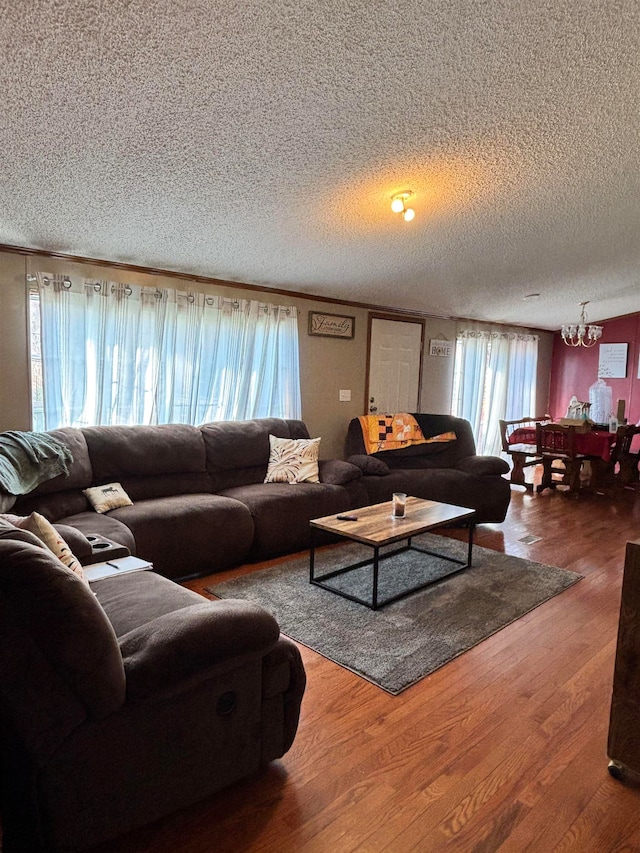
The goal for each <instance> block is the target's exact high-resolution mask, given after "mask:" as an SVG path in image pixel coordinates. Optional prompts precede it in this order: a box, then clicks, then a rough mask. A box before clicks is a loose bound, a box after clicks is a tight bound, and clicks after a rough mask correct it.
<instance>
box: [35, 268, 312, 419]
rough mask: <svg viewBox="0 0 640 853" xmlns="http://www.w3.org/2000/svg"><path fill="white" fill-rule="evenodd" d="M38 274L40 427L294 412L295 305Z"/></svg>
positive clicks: (289, 415) (296, 372) (297, 413)
mask: <svg viewBox="0 0 640 853" xmlns="http://www.w3.org/2000/svg"><path fill="white" fill-rule="evenodd" d="M38 280H39V302H40V318H41V337H42V340H41V349H42V375H43V380H42V381H43V396H44V425H43V428H44V429H54V428H55V427H59V426H87V425H92V424H159V423H191V424H200V423H204V422H206V421H213V420H242V419H245V418H257V417H283V418H299V417H300V410H301V406H300V372H299V363H298V321H297V310H296V309H295V308H294V307H285V306H278V305H270V304H267V303H262V302H257V301H253V300H251V301H249V300H231V299H222V298H218V297H212V296H206V295H204V294H202V293H183V292H180V291H177V290H172V289H160V288H146V287H139V286H136V285H128V284H120V283H115V282H108V281H99V282H96V281H86V282H83V283H81V284H76V283H73V284H72V283H71V282H70V280H69V279H62V278H60V277H52V276H45V275H43V274H40V275H39V276H38Z"/></svg>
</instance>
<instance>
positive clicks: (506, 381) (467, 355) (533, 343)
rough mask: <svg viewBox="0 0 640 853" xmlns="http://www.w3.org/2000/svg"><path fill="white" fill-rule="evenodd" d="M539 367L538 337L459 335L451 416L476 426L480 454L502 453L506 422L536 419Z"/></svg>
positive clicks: (471, 332) (491, 333)
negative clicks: (502, 438) (502, 427)
mask: <svg viewBox="0 0 640 853" xmlns="http://www.w3.org/2000/svg"><path fill="white" fill-rule="evenodd" d="M537 367H538V336H537V335H525V334H517V333H514V332H494V331H484V330H478V329H473V330H471V329H468V330H465V331H461V332H460V333H459V334H458V336H457V340H456V357H455V366H454V380H453V396H452V404H451V413H452V414H453V415H455V416H456V417H459V418H465V419H466V420H468V421H469V422H470V424H471V427H472V429H473V434H474V436H475V440H476V448H477V452H478V453H479V454H487V455H491V456H494V455H495V456H498V455H499V454H500V451H501V442H500V425H499V423H498V422H499V421H500V420H501V419H502V420H516V419H518V418H522V417H528V416H530V415H533V416H535V414H536V374H537Z"/></svg>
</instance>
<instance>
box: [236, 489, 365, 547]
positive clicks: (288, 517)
mask: <svg viewBox="0 0 640 853" xmlns="http://www.w3.org/2000/svg"><path fill="white" fill-rule="evenodd" d="M361 481H362V478H361V477H359V478H357V479H356V480H352V481H351V482H350V483H347V485H346V486H332V485H329V484H328V483H299V484H298V485H297V486H295V487H292V486H290V485H289V484H288V483H257V484H254V485H249V486H237V487H235V488H233V489H226V490H225V491H224V492H223V494H224V495H226V496H227V497H232V498H234V499H235V500H238V501H241V502H242V503H243V504H245V505H246V506H247V507H248V508H249V510H250V511H251V515H252V517H253V523H254V528H255V533H254V537H253V543H252V546H251V552H250V554H251V557H252V558H255V559H258V558H264V557H275V556H277V555H278V554H291V553H293V552H295V551H301V550H303V549H305V548H308V547H309V541H310V528H309V521H310V519H312V518H320V517H321V516H324V515H331V514H332V513H336V514H337V513H339V512H345V511H347V510H350V509H354V508H355V507H358V506H363V505H364V504H365V503H367V495H366V492H365V490H364V488H363V487H362V486H361Z"/></svg>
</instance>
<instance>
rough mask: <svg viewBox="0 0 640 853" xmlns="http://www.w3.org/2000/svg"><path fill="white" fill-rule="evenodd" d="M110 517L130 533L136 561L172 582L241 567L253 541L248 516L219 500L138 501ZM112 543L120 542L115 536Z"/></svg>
mask: <svg viewBox="0 0 640 853" xmlns="http://www.w3.org/2000/svg"><path fill="white" fill-rule="evenodd" d="M107 515H108V516H109V517H110V518H114V519H117V520H118V521H120V522H122V523H123V524H125V525H126V526H127V527H128V528H129V529H130V530H131V532H132V533H133V535H134V538H135V547H136V555H137V556H138V557H144V558H145V559H147V560H150V561H151V562H152V563H153V567H154V569H155V570H156V571H157V572H159V573H160V574H162V575H166V576H167V577H171V578H183V577H188V576H190V575H195V574H204V573H207V572H215V571H220V570H221V569H227V568H229V567H230V566H233V565H235V564H237V563H240V562H242V560H243V559H244V558H245V557H246V556H247V554H248V552H249V547H250V545H251V540H252V538H253V521H252V518H251V514H250V512H249V510H248V509H247V508H246V507H245V506H243V505H242V504H241V503H238V502H237V501H233V500H230V499H229V498H226V497H220V496H219V495H209V494H207V495H202V494H200V495H171V496H168V497H164V498H154V499H153V500H142V501H136V502H135V503H134V504H133V505H132V506H124V507H120V508H119V509H114V510H111V511H110V512H109V513H107ZM101 517H102V516H101ZM109 538H112V539H116V541H118V540H117V538H116V537H115V536H111V537H109Z"/></svg>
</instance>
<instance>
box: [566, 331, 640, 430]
mask: <svg viewBox="0 0 640 853" xmlns="http://www.w3.org/2000/svg"><path fill="white" fill-rule="evenodd" d="M602 326H603V327H604V329H603V332H602V337H601V338H600V340H599V341H598V344H599V343H603V344H624V343H628V344H629V350H628V352H627V376H626V379H605V382H606V383H607V385H610V386H611V390H612V396H613V407H614V411H615V407H616V402H617V400H624V401H625V403H626V408H625V416H626V418H627V420H628V421H629V423H637V422H638V421H640V379H638V354H639V353H640V314H627V315H626V316H624V317H618V318H617V319H615V320H603V321H602ZM598 344H596V345H595V346H594V347H591V348H590V349H585V348H584V347H568V346H567V345H566V344H564V343H563V341H562V338H561V337H560V333H559V332H558V333H557V334H555V335H554V341H553V356H552V359H551V384H550V389H549V414H550V415H552V416H553V417H554V418H561V417H564V416H565V415H566V413H567V406H568V405H569V400H570V399H571V397H572V396H573V395H574V394H575V396H576V397H577V398H578V400H583V401H587V402H588V401H589V387H590V386H591V385H593V383H594V382H595V381H596V380H597V378H598V354H599V350H600V348H599V346H598Z"/></svg>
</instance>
